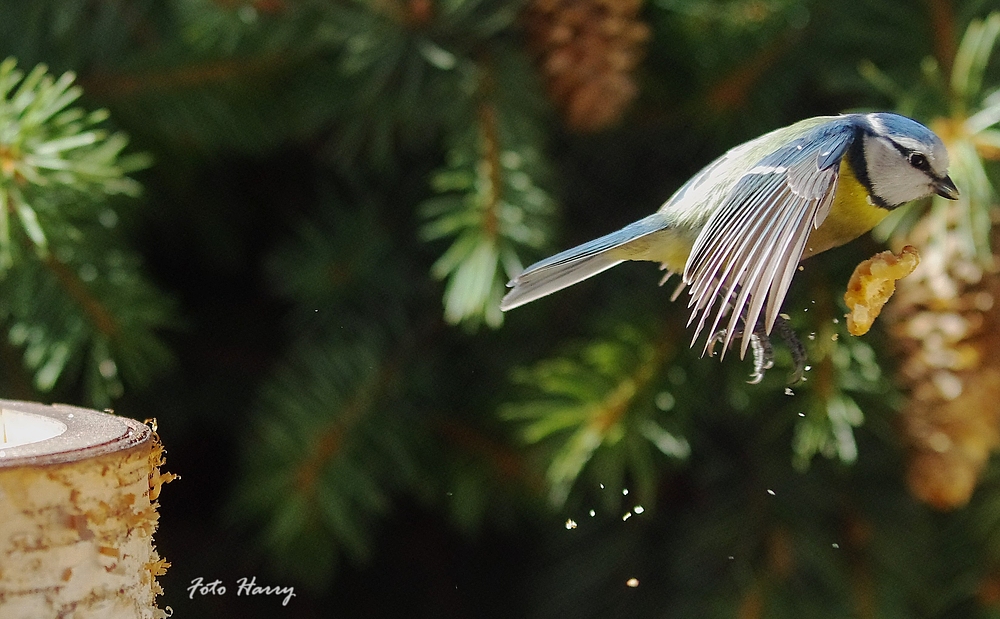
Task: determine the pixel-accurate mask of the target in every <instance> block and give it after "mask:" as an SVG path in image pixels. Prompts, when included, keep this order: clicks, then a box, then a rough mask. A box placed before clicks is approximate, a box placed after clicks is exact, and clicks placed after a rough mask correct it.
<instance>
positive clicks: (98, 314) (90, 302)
mask: <svg viewBox="0 0 1000 619" xmlns="http://www.w3.org/2000/svg"><path fill="white" fill-rule="evenodd" d="M78 232H80V233H81V235H82V238H83V239H85V242H81V243H79V244H77V245H76V246H71V245H70V244H69V243H66V242H64V240H63V239H62V238H61V237H59V236H55V237H53V239H52V240H53V243H54V245H55V246H56V249H55V251H53V252H51V253H49V254H48V255H47V256H45V257H37V256H35V255H34V253H29V254H28V255H26V256H24V257H23V258H22V259H19V260H17V261H16V262H15V264H14V266H13V267H11V268H10V269H9V270H8V273H7V276H6V277H5V278H4V279H3V280H0V319H2V320H3V322H4V323H5V324H6V326H7V328H8V335H7V337H8V341H9V342H10V343H11V344H13V345H14V346H16V347H19V348H22V349H23V350H24V356H23V362H24V365H25V366H26V367H27V368H28V369H29V370H30V371H31V372H32V374H33V377H34V386H35V388H36V389H38V390H39V391H41V392H49V391H52V390H53V389H54V388H55V387H56V386H57V384H58V383H59V382H60V381H63V382H65V381H66V380H72V378H69V379H67V378H64V377H65V376H67V375H69V376H70V377H73V376H76V375H79V374H82V377H83V386H84V389H85V393H86V397H87V400H88V401H89V402H91V403H92V404H94V405H96V406H110V405H111V404H112V402H113V400H114V399H115V398H117V397H119V396H121V395H122V393H123V391H124V388H125V384H126V383H128V384H129V385H131V386H133V387H138V386H142V385H144V384H146V383H148V381H149V380H150V379H151V378H152V377H153V376H154V375H155V374H156V373H157V372H159V371H161V370H163V369H164V368H165V367H167V366H168V365H169V364H170V362H171V361H172V354H171V353H170V351H169V350H168V349H167V348H166V346H165V345H164V344H163V342H162V340H161V339H160V333H161V331H163V330H165V329H169V328H174V327H176V325H177V319H176V318H175V315H174V308H173V303H172V302H171V301H170V300H169V299H167V298H165V297H164V295H163V294H162V293H161V292H159V291H158V290H156V289H155V288H154V287H153V286H152V285H150V284H149V282H147V281H146V279H145V276H144V275H143V273H142V270H141V268H140V264H139V260H138V258H137V257H136V256H134V255H132V254H131V253H130V252H127V251H125V250H123V249H116V248H114V244H115V243H116V242H117V239H115V238H114V237H113V236H112V235H111V234H110V233H109V231H108V230H107V229H104V228H103V227H101V226H99V225H94V226H90V227H82V228H78ZM109 247H110V249H109Z"/></svg>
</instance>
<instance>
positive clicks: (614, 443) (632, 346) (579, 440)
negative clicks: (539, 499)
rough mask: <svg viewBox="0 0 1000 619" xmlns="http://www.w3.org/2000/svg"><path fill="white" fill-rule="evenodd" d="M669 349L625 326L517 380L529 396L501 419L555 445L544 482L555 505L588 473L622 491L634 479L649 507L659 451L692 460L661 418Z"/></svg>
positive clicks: (665, 343) (503, 412)
mask: <svg viewBox="0 0 1000 619" xmlns="http://www.w3.org/2000/svg"><path fill="white" fill-rule="evenodd" d="M672 349H673V347H672V342H670V341H669V340H664V339H663V338H657V337H655V336H650V334H648V333H643V332H642V331H640V330H639V329H636V328H634V327H627V326H622V327H619V328H617V329H616V330H615V331H614V333H613V335H612V336H611V337H608V338H601V339H596V340H594V341H592V342H590V343H588V344H587V345H586V346H584V347H583V348H581V349H580V350H578V351H577V352H576V353H575V354H572V355H570V356H567V357H558V358H554V359H549V360H545V361H541V362H539V363H538V364H536V365H535V366H534V367H533V368H530V369H524V370H520V371H519V372H517V373H516V374H515V375H514V380H515V382H517V383H519V384H520V385H522V386H524V387H526V388H527V389H528V390H529V392H530V393H531V394H532V396H531V397H528V398H526V399H524V400H522V401H520V402H512V403H509V404H507V405H505V406H504V407H503V409H502V410H501V415H502V416H503V417H504V418H505V419H507V420H509V421H512V422H516V423H518V424H521V426H522V431H521V432H522V436H523V438H524V441H525V442H526V443H529V444H537V443H542V442H546V443H549V444H550V445H551V455H550V456H549V458H548V460H549V462H548V465H547V470H546V478H547V480H548V484H549V497H550V499H551V500H552V502H553V503H554V504H556V505H562V504H563V503H564V502H565V501H566V499H567V498H568V497H569V494H570V490H571V489H572V487H573V485H574V484H575V483H577V480H578V478H579V477H580V475H581V473H582V472H583V471H584V470H585V469H586V468H588V467H589V469H590V470H591V477H592V478H594V479H592V481H595V482H596V483H602V484H605V485H610V486H611V487H624V486H621V484H623V483H626V481H627V480H626V478H627V476H630V477H631V479H632V480H633V481H634V482H635V483H636V484H637V486H638V488H639V493H638V495H639V497H640V499H641V500H644V501H647V502H649V501H651V500H652V498H653V495H654V491H653V488H654V486H655V480H656V477H657V471H656V469H655V467H654V466H653V462H654V461H655V457H654V452H659V453H662V454H665V455H667V456H669V457H671V458H680V459H682V458H686V457H687V455H688V453H689V451H690V448H689V447H688V444H687V441H686V440H685V439H684V438H683V437H678V436H676V435H675V434H673V433H671V432H669V431H668V430H667V429H665V428H664V427H663V426H662V425H661V424H660V423H659V422H658V421H657V419H656V414H657V412H658V410H659V408H660V407H659V406H658V404H657V399H658V398H657V397H656V395H657V393H656V388H655V385H656V384H657V382H656V379H657V378H658V377H659V375H660V374H661V370H662V369H663V365H664V363H665V362H666V360H667V359H668V358H669V357H670V352H671V350H672ZM661 393H666V392H661ZM667 395H669V394H667ZM665 408H670V407H669V406H668V407H665Z"/></svg>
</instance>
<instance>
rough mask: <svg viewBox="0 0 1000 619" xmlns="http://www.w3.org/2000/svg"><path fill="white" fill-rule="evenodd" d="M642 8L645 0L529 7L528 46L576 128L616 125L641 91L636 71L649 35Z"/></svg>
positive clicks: (543, 1)
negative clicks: (640, 18) (636, 80)
mask: <svg viewBox="0 0 1000 619" xmlns="http://www.w3.org/2000/svg"><path fill="white" fill-rule="evenodd" d="M640 7H641V0H534V2H532V3H531V4H530V5H529V6H528V8H527V9H526V10H525V27H526V30H527V34H528V41H529V46H530V48H531V50H532V52H533V53H534V55H535V57H536V59H537V62H538V65H539V66H540V68H541V70H542V73H543V75H544V77H545V80H546V83H547V88H548V92H549V97H550V98H551V99H552V100H553V101H554V102H555V104H556V105H557V106H558V107H559V108H560V109H562V111H563V114H564V115H565V118H566V124H567V125H568V126H569V127H570V128H571V129H573V130H576V131H581V132H586V131H598V130H600V129H604V128H606V127H608V126H610V125H612V124H614V123H615V122H616V121H617V120H618V119H619V118H621V115H622V113H623V112H624V111H625V108H626V107H627V106H628V104H629V103H631V102H632V100H633V99H634V98H635V96H636V94H637V93H638V88H637V86H636V84H635V81H634V79H633V77H632V70H633V69H634V68H635V67H636V66H637V65H638V64H639V62H640V61H641V60H642V56H643V53H644V48H645V43H646V41H647V40H648V39H649V36H650V31H649V27H648V26H646V24H644V23H642V22H641V21H639V20H638V18H637V17H638V13H639V9H640Z"/></svg>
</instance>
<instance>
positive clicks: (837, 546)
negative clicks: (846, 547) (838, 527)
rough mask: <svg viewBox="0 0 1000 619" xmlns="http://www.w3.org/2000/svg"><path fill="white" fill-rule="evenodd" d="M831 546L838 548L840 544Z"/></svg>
mask: <svg viewBox="0 0 1000 619" xmlns="http://www.w3.org/2000/svg"><path fill="white" fill-rule="evenodd" d="M831 545H832V546H833V547H834V548H840V544H836V543H834V544H831Z"/></svg>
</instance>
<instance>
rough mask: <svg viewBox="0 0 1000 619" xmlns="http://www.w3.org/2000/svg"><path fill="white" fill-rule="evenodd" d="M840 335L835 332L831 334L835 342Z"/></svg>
mask: <svg viewBox="0 0 1000 619" xmlns="http://www.w3.org/2000/svg"><path fill="white" fill-rule="evenodd" d="M839 336H840V334H839V333H834V334H833V335H831V336H830V339H831V340H833V341H834V342H836V341H837V337H839Z"/></svg>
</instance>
